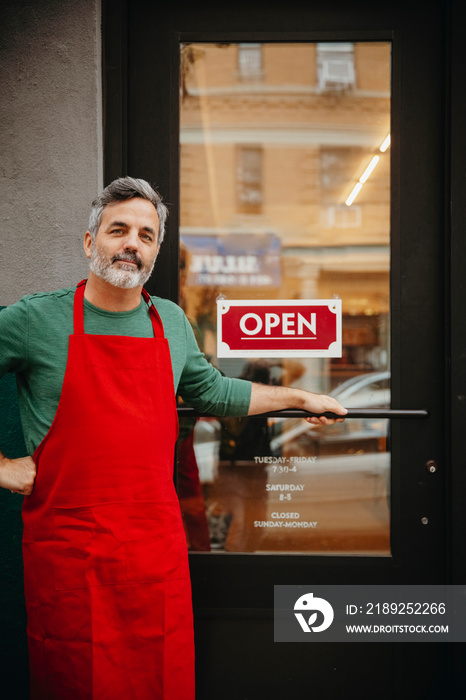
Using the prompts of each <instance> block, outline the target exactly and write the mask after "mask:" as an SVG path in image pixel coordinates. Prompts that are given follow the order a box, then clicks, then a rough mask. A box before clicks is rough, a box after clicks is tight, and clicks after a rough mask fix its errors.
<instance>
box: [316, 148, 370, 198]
mask: <svg viewBox="0 0 466 700" xmlns="http://www.w3.org/2000/svg"><path fill="white" fill-rule="evenodd" d="M364 154H365V151H364V149H363V148H360V147H357V146H356V147H340V146H332V147H327V146H323V147H321V149H320V186H321V188H322V190H321V195H322V196H321V201H322V204H327V205H329V206H331V205H339V204H344V196H343V195H344V194H345V192H346V189H347V187H348V183H349V182H351V181H352V180H353V179H354V173H355V171H356V170H357V168H358V167H359V165H360V162H361V158H362V157H363V156H364ZM346 208H347V207H346Z"/></svg>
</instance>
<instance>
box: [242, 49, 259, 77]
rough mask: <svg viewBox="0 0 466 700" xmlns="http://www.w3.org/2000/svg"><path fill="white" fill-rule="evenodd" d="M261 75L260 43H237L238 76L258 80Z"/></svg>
mask: <svg viewBox="0 0 466 700" xmlns="http://www.w3.org/2000/svg"><path fill="white" fill-rule="evenodd" d="M262 76H263V71H262V44H238V78H239V79H240V80H260V79H261V78H262Z"/></svg>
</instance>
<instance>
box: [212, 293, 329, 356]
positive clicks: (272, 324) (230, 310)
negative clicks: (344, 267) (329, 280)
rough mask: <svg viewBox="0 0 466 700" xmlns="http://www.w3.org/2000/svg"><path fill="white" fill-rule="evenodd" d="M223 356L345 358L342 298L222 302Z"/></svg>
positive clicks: (219, 334)
mask: <svg viewBox="0 0 466 700" xmlns="http://www.w3.org/2000/svg"><path fill="white" fill-rule="evenodd" d="M217 355H218V357H341V299H318V300H307V301H282V300H280V301H277V300H276V299H272V300H268V301H264V300H260V301H256V300H241V301H230V300H228V299H221V300H218V301H217Z"/></svg>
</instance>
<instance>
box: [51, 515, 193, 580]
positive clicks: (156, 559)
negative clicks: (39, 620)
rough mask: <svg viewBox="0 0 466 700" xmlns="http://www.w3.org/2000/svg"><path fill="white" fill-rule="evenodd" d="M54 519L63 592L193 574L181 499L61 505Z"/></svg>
mask: <svg viewBox="0 0 466 700" xmlns="http://www.w3.org/2000/svg"><path fill="white" fill-rule="evenodd" d="M53 519H54V544H53V546H54V549H55V556H54V562H55V563H54V568H55V588H56V589H57V590H69V589H74V588H90V587H92V586H105V585H110V584H117V583H121V584H124V583H142V582H149V581H167V580H170V579H174V578H182V577H185V576H187V572H188V564H187V548H186V539H185V535H184V530H183V525H182V522H181V515H180V508H179V503H178V501H168V502H167V501H163V502H155V501H131V502H116V503H99V504H97V505H92V506H79V507H55V508H54V513H53Z"/></svg>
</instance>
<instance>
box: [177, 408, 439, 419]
mask: <svg viewBox="0 0 466 700" xmlns="http://www.w3.org/2000/svg"><path fill="white" fill-rule="evenodd" d="M261 415H263V416H271V417H272V416H276V417H278V418H309V417H312V416H315V417H318V416H325V417H326V418H341V416H337V414H336V413H329V412H327V413H309V412H308V411H303V410H301V409H297V408H296V409H295V408H285V409H283V410H282V411H267V412H266V413H262V414H261ZM178 416H179V417H180V418H182V417H189V416H192V417H195V416H204V417H207V416H212V414H211V413H199V412H198V411H196V410H195V409H194V408H190V407H189V406H178ZM428 417H429V411H427V410H425V409H398V408H349V409H348V413H347V414H346V415H345V418H391V419H396V418H403V419H404V418H428Z"/></svg>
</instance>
